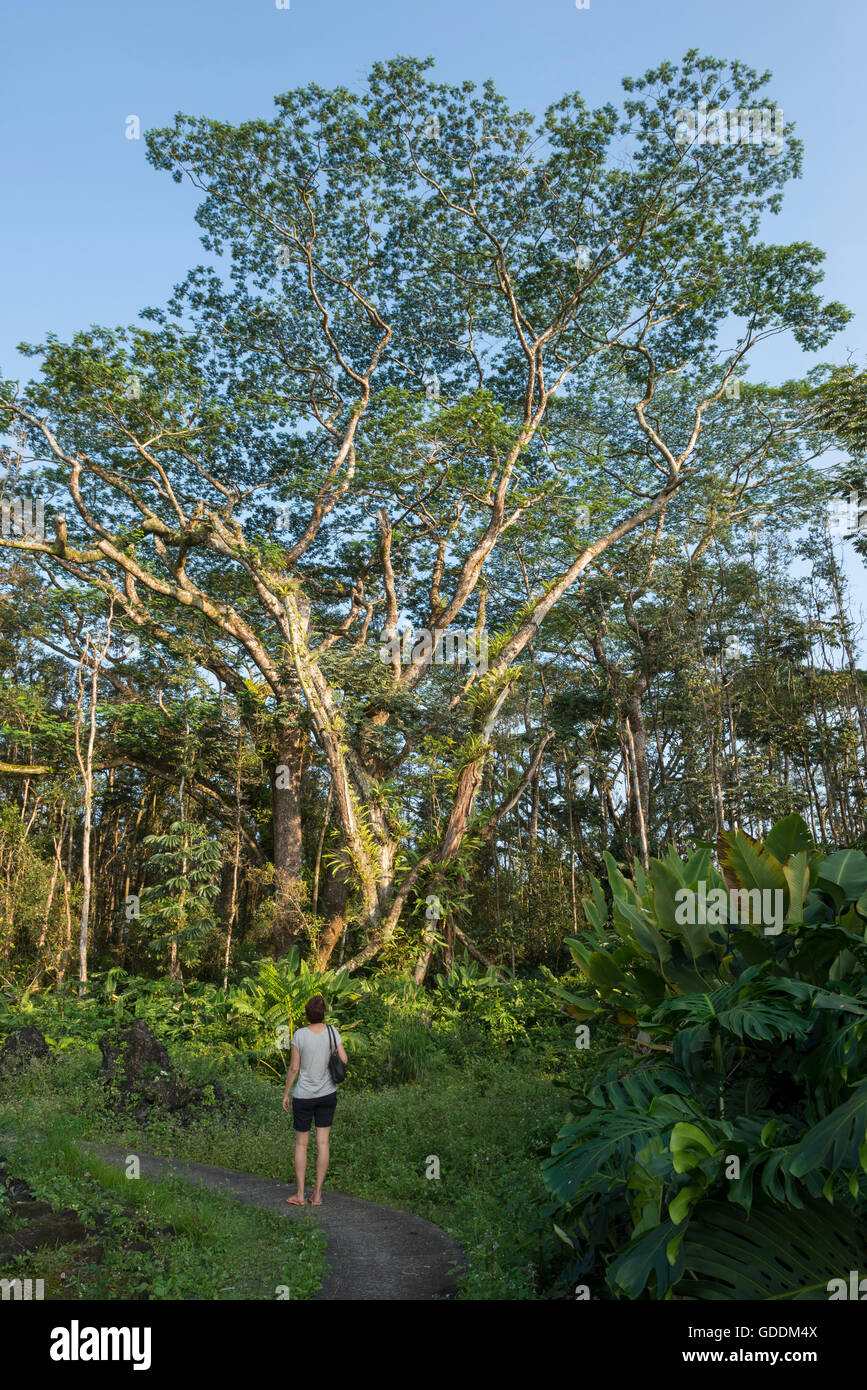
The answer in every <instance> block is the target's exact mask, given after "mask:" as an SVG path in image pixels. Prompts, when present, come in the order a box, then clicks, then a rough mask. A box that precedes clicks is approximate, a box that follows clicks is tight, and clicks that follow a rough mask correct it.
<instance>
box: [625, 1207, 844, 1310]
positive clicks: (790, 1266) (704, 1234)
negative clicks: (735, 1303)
mask: <svg viewBox="0 0 867 1390" xmlns="http://www.w3.org/2000/svg"><path fill="white" fill-rule="evenodd" d="M865 1248H867V1220H865V1219H864V1218H863V1217H862V1218H858V1217H856V1216H855V1215H854V1213H853V1212H851V1211H837V1210H836V1209H835V1208H834V1207H832V1206H830V1205H829V1204H828V1203H827V1202H813V1201H811V1202H806V1203H805V1204H804V1206H803V1207H802V1208H801V1209H800V1210H798V1211H794V1210H793V1209H792V1208H791V1207H790V1206H783V1205H782V1204H781V1203H777V1202H770V1201H767V1200H763V1201H761V1202H756V1203H755V1204H754V1205H753V1208H752V1210H751V1212H750V1214H749V1216H748V1217H745V1216H744V1213H743V1211H739V1210H738V1208H737V1207H735V1206H733V1205H732V1204H731V1203H730V1202H703V1203H701V1204H699V1206H697V1207H696V1208H695V1211H694V1213H693V1216H692V1219H691V1221H690V1223H689V1227H688V1229H687V1231H686V1234H685V1236H684V1238H683V1241H682V1244H681V1246H680V1250H679V1255H680V1259H681V1260H682V1269H683V1277H682V1278H681V1280H680V1282H679V1284H678V1286H677V1288H676V1292H677V1294H678V1296H679V1297H681V1298H688V1299H696V1300H699V1301H701V1302H705V1301H709V1302H712V1301H730V1300H736V1299H744V1300H750V1301H757V1300H765V1299H774V1300H792V1301H794V1302H800V1301H802V1300H805V1299H827V1298H828V1285H829V1284H830V1282H831V1280H834V1279H840V1278H845V1277H846V1276H847V1274H848V1272H849V1270H850V1269H858V1268H859V1267H863V1264H864V1250H865ZM632 1296H633V1297H634V1295H632Z"/></svg>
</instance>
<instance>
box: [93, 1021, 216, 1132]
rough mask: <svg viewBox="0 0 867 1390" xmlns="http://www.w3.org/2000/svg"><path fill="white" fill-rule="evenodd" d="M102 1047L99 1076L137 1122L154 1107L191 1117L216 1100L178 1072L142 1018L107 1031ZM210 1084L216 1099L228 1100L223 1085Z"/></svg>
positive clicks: (147, 1115)
mask: <svg viewBox="0 0 867 1390" xmlns="http://www.w3.org/2000/svg"><path fill="white" fill-rule="evenodd" d="M99 1048H100V1051H101V1053H102V1065H101V1067H100V1076H101V1077H102V1079H103V1081H104V1082H105V1083H106V1084H109V1085H111V1086H112V1087H113V1088H114V1093H115V1096H116V1099H117V1103H118V1104H119V1105H120V1107H121V1108H123V1109H125V1110H127V1111H128V1112H130V1113H131V1115H132V1117H133V1119H134V1120H135V1121H136V1122H137V1123H138V1124H141V1125H146V1124H147V1123H148V1121H149V1120H150V1118H151V1112H152V1111H154V1110H157V1111H159V1112H161V1113H163V1114H166V1113H168V1114H172V1115H176V1116H178V1118H179V1119H180V1120H181V1121H183V1120H185V1119H189V1118H191V1113H190V1112H191V1111H192V1110H194V1109H195V1110H197V1109H199V1108H202V1107H204V1106H205V1105H207V1104H209V1103H210V1104H213V1102H211V1100H210V1096H209V1095H207V1094H206V1092H207V1087H204V1086H190V1085H188V1084H187V1083H186V1082H185V1081H183V1080H182V1079H181V1078H180V1077H179V1076H177V1074H176V1073H175V1071H174V1068H173V1067H172V1064H171V1061H170V1060H169V1054H168V1051H167V1050H166V1048H165V1046H164V1045H163V1043H161V1042H160V1040H159V1038H158V1037H156V1035H155V1034H154V1033H153V1032H152V1031H151V1029H150V1028H148V1026H147V1024H146V1023H143V1022H142V1021H141V1019H136V1021H135V1022H134V1023H133V1025H132V1027H131V1028H128V1029H127V1030H126V1031H125V1032H123V1033H120V1034H118V1035H117V1036H116V1037H114V1038H112V1036H111V1035H110V1034H108V1033H106V1034H105V1036H104V1037H102V1038H100V1040H99ZM121 1072H122V1078H121ZM210 1085H211V1087H212V1091H213V1097H214V1102H216V1103H217V1104H225V1103H226V1102H227V1101H228V1096H227V1094H226V1091H225V1089H224V1087H223V1086H222V1085H221V1084H220V1082H219V1081H215V1082H212V1083H210Z"/></svg>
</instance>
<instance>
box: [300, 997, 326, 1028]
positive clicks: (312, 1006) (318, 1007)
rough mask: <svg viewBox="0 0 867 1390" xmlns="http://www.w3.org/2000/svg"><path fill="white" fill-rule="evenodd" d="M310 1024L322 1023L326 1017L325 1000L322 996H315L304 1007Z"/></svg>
mask: <svg viewBox="0 0 867 1390" xmlns="http://www.w3.org/2000/svg"><path fill="white" fill-rule="evenodd" d="M304 1012H305V1013H306V1015H307V1021H308V1023H321V1022H322V1020H323V1018H324V1017H325V1000H324V999H323V998H322V995H321V994H314V996H313V998H312V999H308V1000H307V1003H306V1004H305V1005H304Z"/></svg>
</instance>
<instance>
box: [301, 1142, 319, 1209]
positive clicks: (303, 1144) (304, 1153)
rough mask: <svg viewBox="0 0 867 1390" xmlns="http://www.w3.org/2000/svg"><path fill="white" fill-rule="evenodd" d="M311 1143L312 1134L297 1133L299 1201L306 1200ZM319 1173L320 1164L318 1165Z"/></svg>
mask: <svg viewBox="0 0 867 1390" xmlns="http://www.w3.org/2000/svg"><path fill="white" fill-rule="evenodd" d="M309 1143H310V1132H309V1130H308V1132H307V1133H306V1134H299V1133H298V1131H297V1130H296V1131H295V1181H296V1182H297V1184H298V1193H297V1196H298V1200H299V1202H302V1201H303V1200H304V1180H305V1178H306V1177H307V1145H308V1144H309ZM316 1169H317V1173H318V1171H319V1162H318V1159H317V1163H316Z"/></svg>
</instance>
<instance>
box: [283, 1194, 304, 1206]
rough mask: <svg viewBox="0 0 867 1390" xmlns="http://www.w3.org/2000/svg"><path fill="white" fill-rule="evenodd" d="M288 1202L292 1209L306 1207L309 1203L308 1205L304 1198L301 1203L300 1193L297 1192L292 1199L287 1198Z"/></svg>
mask: <svg viewBox="0 0 867 1390" xmlns="http://www.w3.org/2000/svg"><path fill="white" fill-rule="evenodd" d="M286 1201H287V1202H288V1204H289V1206H290V1207H306V1205H307V1203H306V1201H305V1200H304V1198H303V1197H302V1198H301V1200H300V1201H299V1200H298V1193H297V1192H295V1193H294V1194H293V1195H292V1196H291V1197H287V1198H286Z"/></svg>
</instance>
